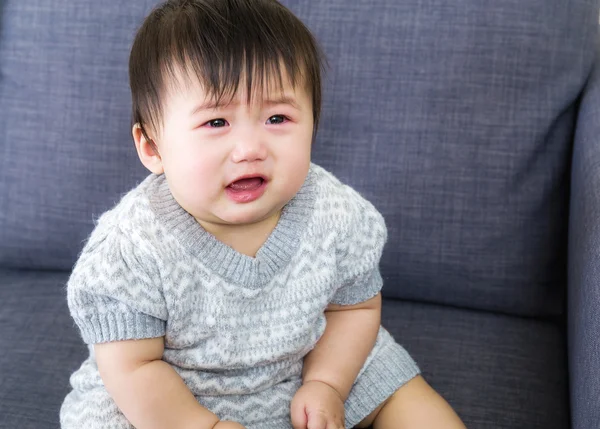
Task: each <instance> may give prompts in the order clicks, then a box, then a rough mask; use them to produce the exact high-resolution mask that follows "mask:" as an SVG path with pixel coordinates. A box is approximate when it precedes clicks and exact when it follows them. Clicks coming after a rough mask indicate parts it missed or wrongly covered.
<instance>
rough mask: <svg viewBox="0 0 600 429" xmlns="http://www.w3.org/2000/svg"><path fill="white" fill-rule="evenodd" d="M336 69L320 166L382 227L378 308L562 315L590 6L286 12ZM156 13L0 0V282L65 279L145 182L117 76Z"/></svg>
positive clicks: (547, 2)
mask: <svg viewBox="0 0 600 429" xmlns="http://www.w3.org/2000/svg"><path fill="white" fill-rule="evenodd" d="M284 3H285V4H286V5H288V6H289V7H290V8H291V9H292V10H293V11H295V12H296V13H297V14H298V15H299V16H300V17H301V18H302V19H303V20H304V21H305V22H306V23H307V24H308V25H309V27H311V28H312V29H313V30H314V32H315V34H316V35H317V37H318V39H319V40H320V41H321V43H322V45H323V46H324V49H325V52H326V54H327V56H328V58H329V63H330V70H329V72H328V75H327V77H326V79H325V94H324V105H323V115H322V121H321V127H320V131H319V134H318V137H317V141H316V144H315V150H314V160H315V161H316V162H317V163H319V164H321V165H322V166H324V167H325V168H327V169H329V170H331V171H333V172H334V173H335V174H337V175H338V176H339V177H340V178H341V179H342V180H344V181H345V182H347V183H350V184H352V185H353V186H354V187H356V188H357V189H358V190H359V191H360V192H361V193H363V194H364V195H365V196H366V197H367V198H369V199H370V200H371V201H372V202H373V203H374V204H375V205H376V206H377V207H378V208H379V210H380V211H381V212H382V213H383V214H384V215H385V217H386V220H387V224H388V228H389V242H388V244H387V246H386V250H385V255H384V257H383V259H382V263H381V267H382V273H383V276H384V279H385V282H386V285H385V288H384V294H385V295H386V296H388V297H395V298H403V299H412V300H420V301H429V302H435V303H442V304H450V305H457V306H465V307H471V308H478V309H491V310H498V311H503V312H509V313H515V314H523V315H547V314H558V313H560V312H561V311H562V307H563V295H564V287H565V281H566V276H565V271H566V238H567V216H568V212H567V210H568V203H567V200H568V189H569V180H568V177H569V166H570V154H571V146H572V133H573V126H574V120H575V113H576V107H577V100H578V97H579V95H580V93H581V90H582V88H583V86H584V84H585V82H586V79H587V76H588V74H589V71H590V69H591V64H592V61H593V57H594V49H593V46H594V45H595V42H596V34H597V23H598V4H597V3H598V2H597V1H592V0H572V1H569V2H564V1H562V0H508V1H502V2H498V1H492V0H459V1H455V2H443V1H439V0H418V1H417V0H406V1H402V2H400V1H396V0H372V1H370V2H348V1H347V0H329V1H326V2H324V1H321V0H310V1H308V0H285V1H284ZM155 4H156V1H154V0H147V1H140V0H137V1H135V2H121V1H116V0H110V1H108V0H107V1H102V2H94V1H85V2H72V1H67V0H55V1H53V2H48V1H46V0H7V1H5V2H4V4H3V8H4V10H3V18H2V23H1V24H0V25H1V28H0V31H1V32H0V266H4V267H19V268H32V269H65V270H68V269H70V267H71V266H72V264H73V262H74V261H75V259H76V257H77V254H78V252H79V251H80V249H81V246H82V244H83V241H84V239H85V238H86V237H87V235H88V234H89V232H90V231H91V230H92V228H93V220H94V219H95V218H97V217H98V216H99V214H101V213H102V212H103V211H104V210H106V209H108V208H109V207H111V206H112V205H113V204H114V203H115V202H116V201H117V200H118V199H119V197H120V196H121V195H122V194H123V193H124V192H126V191H127V190H128V189H130V188H131V187H132V186H134V185H135V184H136V183H137V182H138V181H139V180H141V179H142V178H143V177H144V176H145V174H146V172H145V171H144V170H143V168H142V167H141V165H140V164H139V162H138V161H137V160H136V155H135V151H134V147H133V144H132V141H131V137H130V100H129V90H128V83H127V58H128V52H129V47H130V44H131V41H132V38H133V34H134V32H135V30H136V28H137V27H138V25H139V24H140V22H141V20H142V18H143V17H144V16H145V15H146V14H147V13H148V12H149V10H150V9H151V8H152V7H153V6H154V5H155Z"/></svg>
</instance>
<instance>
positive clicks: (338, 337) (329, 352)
mask: <svg viewBox="0 0 600 429" xmlns="http://www.w3.org/2000/svg"><path fill="white" fill-rule="evenodd" d="M325 317H326V318H327V327H326V328H325V332H324V333H323V336H322V337H321V339H320V340H319V341H318V342H317V345H316V346H315V348H314V349H313V350H312V351H311V352H310V353H309V354H308V355H306V357H305V359H304V370H303V383H308V382H311V381H320V382H322V383H325V384H327V385H329V386H331V387H332V388H334V389H335V390H336V391H337V393H338V394H339V396H340V398H341V399H342V401H345V400H346V399H347V398H348V395H349V394H350V390H351V389H352V385H353V384H354V381H355V380H356V377H357V376H358V373H359V372H360V369H361V368H362V367H363V365H364V363H365V361H366V360H367V357H368V356H369V353H370V352H371V350H372V349H373V346H374V345H375V340H376V339H377V333H378V332H379V326H380V324H381V294H377V295H376V296H375V297H374V298H371V299H369V300H368V301H365V302H362V303H359V304H356V305H335V304H330V305H329V306H328V307H327V310H326V312H325Z"/></svg>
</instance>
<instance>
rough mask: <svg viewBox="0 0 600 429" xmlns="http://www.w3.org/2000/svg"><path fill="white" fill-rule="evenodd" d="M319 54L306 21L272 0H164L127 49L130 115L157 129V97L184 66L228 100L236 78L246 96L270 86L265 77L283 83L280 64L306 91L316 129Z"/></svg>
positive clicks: (186, 71) (218, 99)
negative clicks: (129, 48)
mask: <svg viewBox="0 0 600 429" xmlns="http://www.w3.org/2000/svg"><path fill="white" fill-rule="evenodd" d="M324 61H325V59H324V56H323V54H322V51H321V50H320V48H319V46H318V44H317V42H316V41H315V39H314V37H313V36H312V34H311V33H310V31H309V30H308V28H307V27H306V26H305V25H304V24H303V23H302V22H301V21H300V20H299V19H298V18H296V17H295V16H294V15H293V14H292V12H290V11H289V10H288V9H287V8H285V7H284V6H283V5H281V4H280V3H279V2H277V1H276V0H168V1H166V2H165V3H163V4H161V5H159V6H158V7H157V8H156V9H154V10H153V11H152V12H151V13H150V15H149V16H148V17H147V18H146V19H145V20H144V22H143V24H142V26H141V28H140V29H139V30H138V32H137V35H136V37H135V40H134V42H133V46H132V48H131V55H130V57H129V83H130V86H131V96H132V102H133V122H134V123H139V124H140V125H141V127H142V131H143V132H144V133H145V132H146V131H145V130H146V129H147V127H150V128H151V129H153V130H158V129H160V124H161V120H162V114H163V113H164V111H163V107H164V106H163V105H162V104H161V102H162V101H163V100H164V95H165V93H166V91H168V90H169V89H170V88H171V86H172V85H177V84H178V82H177V79H178V76H181V72H182V71H183V72H184V74H185V75H187V76H186V77H187V78H192V79H193V78H197V79H198V80H199V82H200V83H201V84H202V85H203V87H204V89H205V90H206V91H207V93H208V96H210V97H212V98H213V100H214V101H216V102H217V103H220V102H227V101H228V100H227V98H229V100H231V99H232V98H233V97H234V96H235V94H236V92H237V90H238V87H239V84H240V79H242V78H243V79H244V83H245V84H246V85H247V92H246V94H247V97H248V100H247V101H248V102H249V101H250V99H251V96H252V91H253V90H254V91H257V92H258V91H262V90H263V88H264V89H265V90H267V91H268V90H269V88H267V87H266V86H268V82H269V81H270V79H273V78H274V79H275V80H276V82H278V85H279V89H282V88H283V82H282V80H283V75H284V74H283V73H282V72H283V71H285V74H286V75H287V78H288V79H289V80H290V83H291V84H292V85H293V86H294V87H295V86H296V85H297V84H298V83H300V84H303V85H305V88H306V90H307V91H308V93H309V95H311V96H312V104H313V118H314V124H315V130H316V129H317V127H318V123H319V116H320V110H321V70H322V68H323V64H324ZM282 66H283V68H284V70H281V68H282ZM178 72H179V75H178ZM224 97H225V99H224ZM146 137H147V135H146Z"/></svg>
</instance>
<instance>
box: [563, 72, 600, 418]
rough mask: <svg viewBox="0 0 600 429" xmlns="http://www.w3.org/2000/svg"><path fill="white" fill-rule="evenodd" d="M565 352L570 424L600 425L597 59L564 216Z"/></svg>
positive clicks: (599, 88) (585, 101) (580, 122)
mask: <svg viewBox="0 0 600 429" xmlns="http://www.w3.org/2000/svg"><path fill="white" fill-rule="evenodd" d="M569 218H570V220H569V223H570V225H569V285H568V343H569V347H568V353H569V378H570V398H571V420H572V428H573V429H584V428H585V429H588V428H600V61H598V60H597V61H596V64H595V67H594V71H593V72H592V74H591V76H590V80H589V82H588V85H587V87H586V89H585V91H584V94H583V97H582V100H581V105H580V110H579V115H578V119H577V128H576V133H575V144H574V152H573V164H572V181H571V207H570V216H569Z"/></svg>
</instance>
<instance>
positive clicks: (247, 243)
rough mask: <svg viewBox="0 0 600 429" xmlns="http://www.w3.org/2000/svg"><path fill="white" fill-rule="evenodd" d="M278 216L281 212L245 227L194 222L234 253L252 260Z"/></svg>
mask: <svg viewBox="0 0 600 429" xmlns="http://www.w3.org/2000/svg"><path fill="white" fill-rule="evenodd" d="M280 216H281V210H278V211H277V212H276V213H275V214H273V215H271V216H269V217H268V218H266V219H263V220H261V221H260V222H256V223H253V224H245V225H224V224H216V223H209V222H204V221H200V220H198V219H196V220H197V221H198V223H199V224H200V225H201V226H202V227H203V228H204V229H205V230H206V231H207V232H209V233H210V234H212V235H214V236H215V238H216V239H217V240H219V241H221V242H222V243H224V244H226V245H228V246H229V247H231V248H233V249H234V250H235V251H236V252H239V253H241V254H243V255H247V256H250V257H252V258H254V257H255V256H256V253H257V252H258V250H259V249H260V248H261V247H262V245H263V244H264V243H265V241H267V239H268V238H269V235H271V233H272V232H273V230H274V229H275V227H276V226H277V222H279V217H280Z"/></svg>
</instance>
